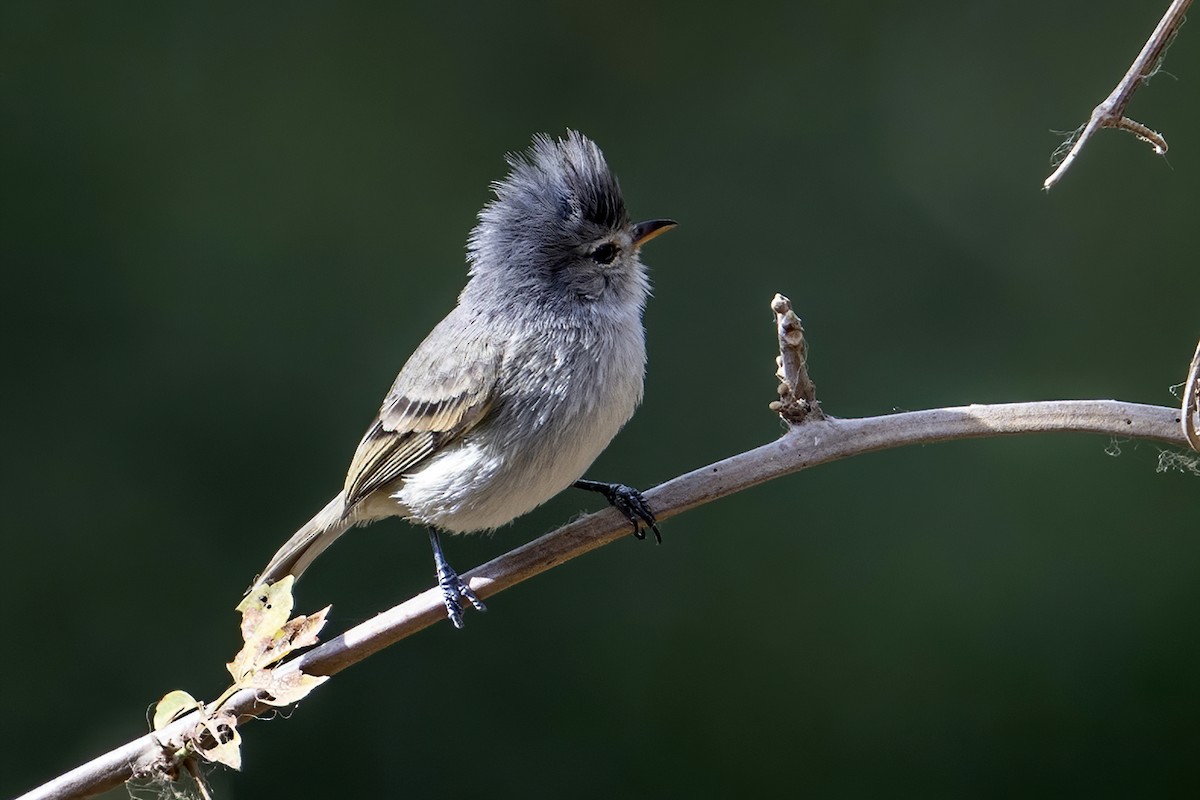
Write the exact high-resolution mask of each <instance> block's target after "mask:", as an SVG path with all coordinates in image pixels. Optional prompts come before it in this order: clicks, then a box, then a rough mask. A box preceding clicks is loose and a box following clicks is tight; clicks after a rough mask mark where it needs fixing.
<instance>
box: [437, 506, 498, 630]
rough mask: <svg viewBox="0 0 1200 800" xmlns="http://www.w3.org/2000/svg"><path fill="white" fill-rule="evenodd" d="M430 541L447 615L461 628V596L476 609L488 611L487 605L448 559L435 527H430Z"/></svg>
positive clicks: (455, 625)
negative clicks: (443, 551)
mask: <svg viewBox="0 0 1200 800" xmlns="http://www.w3.org/2000/svg"><path fill="white" fill-rule="evenodd" d="M429 542H430V544H432V545H433V564H434V567H436V568H437V579H438V586H439V587H441V589H442V602H443V603H445V605H446V616H448V617H450V622H451V623H452V624H453V625H454V627H456V628H458V629H460V630H461V629H462V626H463V613H462V603H460V602H459V599H460V598H464V599H466V600H469V601H470V603H471V605H473V606H475V610H476V611H487V606H485V605H484V604H483V601H482V600H480V599H479V596H478V595H476V594H475V591H474V590H473V589H472V588H471V587H470V586H468V585H467V582H466V581H464V580H463V579H462V578H460V577H459V576H458V573H457V572H455V571H454V567H452V566H450V564H449V563H448V562H447V561H446V556H445V555H444V554H443V553H442V543H441V541H440V539H439V537H438V533H437V530H436V529H434V528H430V529H429Z"/></svg>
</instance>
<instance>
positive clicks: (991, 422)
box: [19, 400, 1188, 800]
mask: <svg viewBox="0 0 1200 800" xmlns="http://www.w3.org/2000/svg"><path fill="white" fill-rule="evenodd" d="M1180 418H1181V414H1180V411H1179V409H1175V408H1162V407H1159V406H1149V405H1142V404H1139V403H1124V402H1120V401H1116V400H1063V401H1050V402H1040V403H1008V404H1001V405H971V406H961V407H957V408H941V409H934V410H929V411H912V412H906V413H901V414H892V415H889V416H884V417H867V418H863V419H836V418H825V419H820V420H810V421H807V422H805V423H804V424H802V425H796V426H791V427H789V429H788V431H787V432H786V433H785V434H784V435H783V436H782V437H780V438H779V439H777V440H775V441H773V442H771V443H769V444H765V445H762V446H761V447H757V448H755V449H753V450H749V451H747V452H745V453H739V454H738V455H735V456H732V457H730V458H727V459H725V460H723V461H718V462H716V463H714V464H710V465H708V466H706V467H701V468H700V469H697V470H694V471H692V472H689V473H687V474H686V475H680V476H679V477H677V478H674V479H672V480H670V481H667V482H666V483H664V484H662V485H660V486H658V487H656V488H654V489H652V490H650V491H648V492H646V498H647V499H648V500H649V501H651V502H652V503H653V505H654V510H655V513H656V515H657V516H658V518H659V519H660V520H664V519H667V518H668V517H673V516H675V515H676V514H681V513H683V512H684V511H687V510H688V509H691V508H695V507H696V506H701V505H704V504H705V503H709V502H712V501H713V500H717V499H719V498H722V497H727V496H728V495H731V494H734V493H736V492H740V491H742V490H744V489H748V488H750V487H752V486H756V485H758V484H760V483H765V482H766V481H769V480H772V479H774V478H779V477H782V476H784V475H790V474H791V473H793V472H799V471H800V470H803V469H808V468H809V467H815V466H819V465H821V464H825V463H828V462H830V461H837V460H839V459H842V458H847V457H849V456H854V455H861V454H863V453H870V452H873V451H876V450H886V449H890V448H893V447H902V446H904V445H910V444H931V443H934V442H944V441H950V440H954V439H973V438H981V437H985V436H1008V435H1017V434H1023V433H1045V432H1051V431H1074V432H1083V433H1097V434H1103V435H1106V436H1117V437H1121V438H1122V439H1125V438H1129V439H1149V440H1152V441H1157V442H1163V443H1165V444H1169V445H1175V446H1179V447H1186V446H1187V445H1188V442H1187V440H1186V439H1185V438H1184V436H1183V432H1182V427H1181V424H1180ZM628 528H629V525H628V522H627V521H626V520H625V518H624V517H622V516H621V515H620V514H618V513H617V512H615V511H613V510H612V509H606V510H604V511H600V512H597V513H595V514H591V515H589V516H586V517H583V518H582V519H579V520H577V521H575V522H572V523H570V524H568V525H564V526H563V527H561V528H559V529H558V530H556V531H553V532H551V533H548V534H546V535H545V536H542V537H541V538H539V539H536V540H534V541H532V542H529V543H528V544H525V545H522V546H521V547H518V548H516V549H515V550H512V551H510V552H508V553H506V554H504V555H502V556H500V557H499V558H497V559H494V560H493V561H489V562H488V563H486V564H484V565H483V566H481V567H477V568H476V569H474V570H471V571H470V572H469V573H466V574H465V575H464V576H463V577H464V578H465V579H467V580H469V581H470V584H471V588H473V589H474V590H475V591H476V592H477V593H478V594H479V595H480V596H481V597H489V596H491V595H494V594H496V593H498V592H501V591H503V590H505V589H507V588H509V587H511V586H515V585H516V584H518V583H521V582H522V581H524V580H527V579H529V578H532V577H533V576H535V575H538V574H540V573H542V572H545V571H546V570H548V569H551V568H553V567H556V566H558V565H559V564H562V563H564V562H566V561H569V560H571V559H572V558H576V557H577V556H581V555H583V554H584V553H587V552H588V551H590V550H595V549H596V548H598V547H602V546H603V545H606V544H608V543H610V542H613V541H616V540H617V539H620V538H624V537H625V536H626V535H627V534H628ZM445 619H446V611H445V607H444V606H443V605H442V597H441V592H440V590H439V589H436V588H434V589H430V590H428V591H425V592H422V593H421V594H419V595H417V596H416V597H413V598H411V599H410V600H407V601H405V602H404V603H401V604H400V605H398V606H396V607H394V608H392V609H391V610H389V611H385V612H384V613H382V614H380V615H378V616H377V617H375V618H374V619H371V620H368V621H367V622H364V623H362V624H361V625H357V626H355V627H353V628H351V629H350V630H348V631H346V632H345V633H343V634H341V635H340V636H338V637H337V638H335V639H332V640H330V641H328V642H326V643H325V644H323V645H321V646H320V647H318V648H316V649H314V650H311V651H309V652H307V653H305V654H304V655H303V656H301V657H300V658H297V659H295V660H294V661H291V662H288V663H287V664H284V665H283V666H281V667H280V668H279V670H278V672H279V673H285V672H287V671H289V670H302V671H304V672H306V673H308V674H313V675H332V674H334V673H337V672H340V671H342V670H343V669H345V668H346V667H349V666H350V665H352V664H355V663H357V662H359V661H361V660H363V659H364V658H366V657H367V656H369V655H371V654H373V653H376V652H378V651H379V650H382V649H383V648H385V647H387V646H388V645H390V644H393V643H395V642H397V641H399V640H401V639H403V638H405V637H407V636H411V635H412V634H414V633H416V632H417V631H419V630H421V629H423V628H427V627H429V626H430V625H433V624H434V623H436V622H440V621H443V620H445ZM224 708H225V709H227V710H229V711H231V712H233V713H235V714H238V715H240V716H242V717H245V718H249V717H252V716H253V715H254V714H256V713H262V712H263V711H265V710H266V707H265V706H260V705H258V704H256V703H255V698H254V695H253V693H252V692H250V691H243V692H241V693H239V694H238V695H235V696H234V697H233V698H232V699H231V700H230V701H229V703H228V704H227V705H226V706H224ZM195 723H196V718H195V716H194V715H189V716H187V717H184V718H183V719H180V720H177V721H176V722H174V723H173V724H171V725H169V726H168V727H167V728H166V729H164V730H162V731H160V732H158V734H151V735H147V736H143V737H141V738H139V739H135V740H134V741H132V742H129V743H128V744H126V745H124V746H122V747H120V748H118V749H116V750H113V751H111V752H109V753H107V754H105V755H103V756H100V757H99V758H97V759H95V760H93V761H91V762H89V763H87V764H84V765H83V766H80V767H78V768H76V769H74V770H72V771H71V772H69V773H67V774H65V775H62V776H61V777H59V778H57V779H55V780H53V781H51V782H50V783H47V784H45V785H44V786H41V787H40V788H38V789H34V790H33V791H31V792H29V793H28V794H26V795H24V796H23V797H21V798H19V800H49V799H50V798H56V799H57V798H79V797H87V796H89V795H92V794H95V793H98V792H101V791H104V790H106V789H110V788H113V787H115V786H117V785H119V784H121V783H122V782H124V781H126V780H129V779H130V778H131V777H137V776H142V775H149V774H153V773H154V772H155V771H156V770H161V769H162V768H163V765H164V763H166V762H164V753H163V746H162V744H161V742H165V741H171V740H173V739H177V738H178V736H179V734H180V733H182V732H183V731H184V730H188V729H190V728H191V727H193V726H194V725H195Z"/></svg>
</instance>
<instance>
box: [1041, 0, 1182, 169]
mask: <svg viewBox="0 0 1200 800" xmlns="http://www.w3.org/2000/svg"><path fill="white" fill-rule="evenodd" d="M1191 4H1192V0H1172V2H1171V5H1170V6H1168V7H1167V11H1166V13H1164V14H1163V16H1162V19H1160V20H1159V21H1158V25H1157V26H1155V28H1154V32H1153V33H1152V34H1150V38H1149V39H1147V40H1146V44H1145V45H1144V46H1143V47H1142V52H1140V53H1138V56H1137V58H1135V59H1134V60H1133V63H1132V64H1130V65H1129V69H1128V70H1127V71H1126V72H1125V77H1124V78H1122V79H1121V82H1120V83H1118V84H1117V86H1116V88H1115V89H1113V90H1112V92H1111V93H1110V94H1109V95H1108V97H1106V98H1105V99H1104V102H1102V103H1101V104H1100V105H1098V106H1096V107H1095V108H1094V109H1093V110H1092V115H1091V117H1089V118H1088V121H1087V122H1086V123H1084V125H1083V126H1082V127H1081V128H1079V129H1077V130H1076V131H1075V132H1074V133H1072V134H1071V136H1070V138H1068V139H1067V141H1066V142H1064V143H1063V147H1061V148H1060V149H1059V150H1057V151H1055V155H1056V156H1057V155H1059V154H1060V152H1063V151H1065V156H1064V157H1063V159H1062V161H1060V162H1058V166H1057V168H1056V169H1055V170H1054V172H1052V173H1051V174H1050V177H1048V178H1046V180H1045V181H1043V182H1042V188H1043V189H1045V190H1047V191H1049V190H1050V188H1051V187H1053V186H1054V184H1056V183H1058V182H1059V181H1060V180H1062V176H1063V175H1064V174H1066V171H1067V170H1068V169H1070V168H1071V164H1073V163H1074V162H1075V158H1076V157H1077V156H1078V155H1079V152H1080V151H1081V150H1082V149H1083V146H1084V145H1085V144H1087V142H1088V139H1091V138H1092V135H1093V134H1095V133H1096V131H1098V130H1100V129H1101V128H1118V129H1120V130H1125V131H1129V132H1130V133H1132V134H1133V135H1135V136H1137V137H1138V138H1139V139H1141V140H1143V141H1146V142H1149V143H1150V144H1151V145H1152V146H1153V147H1154V152H1155V153H1156V154H1158V155H1160V156H1161V155H1165V154H1166V152H1167V140H1166V139H1164V138H1163V137H1162V134H1160V133H1158V132H1157V131H1153V130H1151V129H1150V128H1147V127H1146V126H1145V125H1143V124H1141V123H1140V122H1135V121H1134V120H1131V119H1129V118H1128V117H1126V116H1125V107H1126V106H1127V105H1129V101H1130V100H1131V99H1132V98H1133V93H1134V92H1136V91H1137V90H1138V87H1139V86H1141V85H1142V84H1143V83H1144V82H1145V81H1146V80H1147V79H1149V77H1150V76H1151V75H1153V74H1154V72H1155V70H1157V69H1158V67H1159V65H1160V64H1161V63H1162V58H1163V54H1164V53H1166V51H1167V46H1168V45H1170V44H1171V40H1172V39H1174V38H1175V34H1176V33H1178V32H1179V28H1180V26H1181V25H1183V22H1184V18H1185V15H1186V14H1187V10H1188V6H1190V5H1191Z"/></svg>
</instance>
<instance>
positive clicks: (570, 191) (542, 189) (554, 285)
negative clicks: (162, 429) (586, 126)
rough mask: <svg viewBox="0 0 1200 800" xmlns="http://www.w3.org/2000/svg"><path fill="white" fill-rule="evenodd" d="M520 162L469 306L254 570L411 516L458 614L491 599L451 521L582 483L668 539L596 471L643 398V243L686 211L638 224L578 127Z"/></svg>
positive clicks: (476, 244)
mask: <svg viewBox="0 0 1200 800" xmlns="http://www.w3.org/2000/svg"><path fill="white" fill-rule="evenodd" d="M508 163H509V167H510V172H509V174H508V176H507V177H506V178H504V180H502V181H500V182H498V183H496V184H494V185H493V190H494V192H495V199H494V200H492V201H491V202H489V203H488V204H487V205H486V206H484V208H483V210H482V211H480V212H479V223H478V225H476V226H475V229H474V230H473V231H472V232H471V235H470V238H469V240H468V245H467V260H468V262H469V264H470V270H469V272H470V279H469V280H468V281H467V285H466V287H465V288H464V289H463V290H462V293H461V294H460V295H459V298H458V305H457V306H456V307H455V308H454V310H453V311H451V312H450V313H449V314H448V315H447V316H446V318H445V319H443V320H442V321H441V322H440V323H438V325H437V326H436V327H435V328H434V329H433V330H432V331H431V332H430V334H429V335H428V336H427V337H426V338H425V341H423V342H422V343H421V345H420V346H419V347H418V348H417V349H416V352H414V353H413V354H412V355H411V356H410V357H409V359H408V362H407V363H406V364H405V365H404V367H403V369H401V370H400V374H399V376H397V378H396V381H395V383H394V384H393V385H392V389H391V391H390V392H388V394H387V397H386V398H385V399H384V401H383V406H382V407H381V408H380V409H379V413H378V415H376V417H375V419H374V421H373V422H372V423H371V425H370V427H369V428H368V429H367V432H366V435H364V436H363V438H362V441H361V442H360V443H359V445H358V450H357V451H356V452H355V454H354V458H353V460H352V461H351V463H350V469H349V471H348V473H347V475H346V483H345V486H344V487H343V489H342V491H341V493H339V494H338V495H337V497H335V498H334V499H333V500H331V501H330V502H329V504H328V505H326V506H325V508H324V509H322V510H321V511H320V512H319V513H318V514H317V515H316V516H315V517H313V519H312V520H310V521H309V522H308V523H307V524H306V525H305V526H304V527H302V528H301V529H300V530H299V531H297V532H296V534H295V535H293V536H292V538H291V539H289V540H288V542H287V543H286V544H284V545H283V547H281V548H280V549H279V552H277V553H276V554H275V556H274V557H273V558H272V559H271V561H270V563H269V564H268V565H267V566H266V568H265V569H264V570H263V572H262V574H261V575H260V576H259V579H258V582H257V583H256V586H257V585H261V584H263V583H272V582H275V581H278V580H280V579H282V578H283V577H284V576H286V575H293V576H296V577H299V576H300V574H301V573H302V572H304V570H305V569H307V568H308V566H309V565H310V564H311V563H312V562H313V560H314V559H315V558H316V557H317V556H318V555H320V554H321V553H322V552H323V551H324V550H325V548H327V547H328V546H329V545H330V544H332V543H333V541H334V540H335V539H337V538H338V537H339V536H341V535H342V534H343V533H345V532H346V531H347V530H349V529H350V528H351V527H353V526H355V525H359V524H363V523H367V522H373V521H375V520H379V519H383V518H385V517H397V516H398V517H404V518H405V519H408V520H410V521H412V522H415V523H419V524H421V525H424V526H426V527H427V528H428V531H429V541H430V544H431V545H432V547H433V560H434V565H435V567H436V570H437V577H438V583H439V585H440V586H441V590H442V596H443V599H444V601H445V604H446V612H447V614H448V615H449V617H450V620H451V621H452V622H453V623H454V625H455V627H459V628H461V627H462V625H463V620H462V600H466V601H469V602H470V603H471V604H472V605H473V606H474V607H475V608H477V609H479V610H480V611H483V610H484V606H483V603H481V602H480V600H479V598H478V597H476V595H475V593H474V592H473V591H472V590H471V588H470V587H469V586H468V585H467V583H466V582H465V581H463V580H461V579H460V578H459V576H458V574H457V573H456V572H455V571H454V570H453V569H452V568H451V567H450V565H449V564H448V563H447V561H446V558H445V555H444V554H443V552H442V545H441V540H440V537H439V532H440V531H446V532H450V533H466V532H470V531H483V530H491V529H494V528H498V527H500V526H502V525H506V524H508V523H509V522H511V521H512V520H513V519H515V518H516V517H519V516H521V515H522V514H525V513H527V512H529V511H531V510H533V509H534V508H536V507H537V506H539V505H541V504H542V503H544V502H546V501H547V500H549V499H550V498H551V497H553V496H554V495H556V494H558V493H559V492H560V491H562V490H563V489H566V488H567V487H569V486H576V487H578V488H581V489H587V490H590V491H596V492H599V493H600V494H602V495H603V496H604V497H605V498H607V500H608V501H609V503H611V504H612V505H613V506H615V507H616V508H617V509H618V510H620V511H621V512H622V513H623V514H624V515H625V516H626V518H628V519H629V521H630V523H631V525H632V526H633V533H634V535H635V536H638V537H639V538H643V537H644V536H645V532H644V530H643V525H645V526H647V527H648V528H650V529H651V530H653V531H654V535H655V537H656V538H658V537H659V532H658V527H657V525H656V524H655V519H654V514H653V513H652V511H651V509H650V507H649V505H648V504H647V503H646V501H645V500H644V499H643V498H642V496H641V494H640V493H639V492H637V491H636V490H634V489H632V488H630V487H628V486H624V485H622V484H610V483H601V482H597V481H585V480H581V478H582V475H583V473H584V471H585V470H586V469H587V468H588V467H589V466H590V465H591V463H592V461H594V460H595V458H596V457H597V456H598V455H599V454H600V452H601V451H602V450H604V448H605V447H607V446H608V443H609V442H610V441H611V440H612V438H613V436H615V435H616V433H617V431H619V430H620V429H621V427H622V426H623V425H624V424H625V423H626V422H627V421H628V420H629V418H630V417H631V416H632V415H633V412H634V409H636V408H637V406H638V404H639V403H640V402H641V399H642V380H643V374H644V372H645V363H646V347H645V331H644V329H643V327H642V310H643V308H644V306H645V302H646V297H647V295H648V293H649V283H648V281H647V278H646V270H645V268H644V267H643V266H642V264H641V261H640V260H639V258H638V252H639V249H640V248H641V247H642V245H644V244H645V243H646V242H648V241H650V240H651V239H653V238H654V237H655V236H658V235H659V234H661V233H663V232H664V231H667V230H669V229H670V228H672V227H674V226H675V223H674V222H673V221H672V220H668V219H656V220H651V221H648V222H638V223H631V222H630V220H629V216H628V214H627V213H626V210H625V201H624V199H623V198H622V196H621V190H620V187H619V186H618V185H617V180H616V178H615V177H614V176H613V174H612V172H610V171H609V168H608V165H607V164H606V163H605V160H604V155H603V154H602V153H601V152H600V149H599V148H598V147H597V146H596V145H595V144H594V143H593V142H592V141H590V140H589V139H587V138H586V137H585V136H583V135H581V134H579V133H576V132H575V131H568V132H567V135H566V137H565V138H563V139H552V138H550V137H548V136H540V135H539V136H536V137H534V139H533V144H532V146H531V147H530V148H529V149H528V150H527V151H525V152H524V153H521V154H517V155H510V156H509V158H508ZM660 540H661V539H660Z"/></svg>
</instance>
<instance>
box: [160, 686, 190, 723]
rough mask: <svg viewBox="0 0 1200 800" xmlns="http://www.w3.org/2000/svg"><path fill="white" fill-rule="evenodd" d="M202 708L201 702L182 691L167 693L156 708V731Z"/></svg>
mask: <svg viewBox="0 0 1200 800" xmlns="http://www.w3.org/2000/svg"><path fill="white" fill-rule="evenodd" d="M199 707H200V701H199V700H197V699H196V698H194V697H192V696H191V695H190V694H188V693H187V692H185V691H183V690H182V689H176V690H175V691H173V692H167V693H166V694H164V695H163V697H162V700H159V701H158V705H156V706H155V707H154V730H156V731H161V730H162V729H163V728H165V727H167V726H168V725H170V724H171V723H172V722H174V721H175V720H177V719H179V718H180V717H182V716H183V715H184V714H186V713H188V712H189V711H192V710H194V709H197V708H199Z"/></svg>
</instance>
